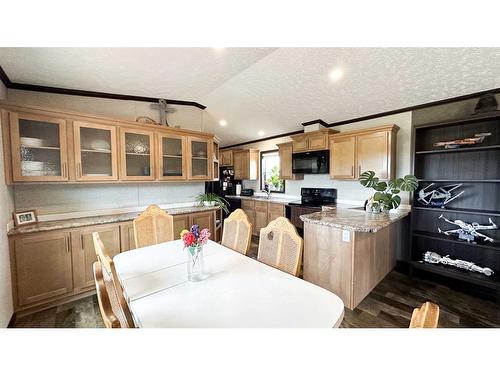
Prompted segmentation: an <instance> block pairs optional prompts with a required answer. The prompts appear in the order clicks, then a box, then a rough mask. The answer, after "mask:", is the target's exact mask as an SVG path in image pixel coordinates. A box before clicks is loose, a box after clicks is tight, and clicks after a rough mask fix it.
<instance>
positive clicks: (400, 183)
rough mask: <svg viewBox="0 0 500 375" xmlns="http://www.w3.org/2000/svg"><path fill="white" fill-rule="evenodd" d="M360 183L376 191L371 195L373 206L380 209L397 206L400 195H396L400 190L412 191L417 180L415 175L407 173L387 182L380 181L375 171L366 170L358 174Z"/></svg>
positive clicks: (416, 184) (399, 202) (399, 201)
mask: <svg viewBox="0 0 500 375" xmlns="http://www.w3.org/2000/svg"><path fill="white" fill-rule="evenodd" d="M359 182H360V183H361V185H363V186H364V187H367V188H372V189H374V190H375V191H376V193H375V194H374V195H373V205H372V206H373V207H375V208H382V209H387V210H390V209H393V208H398V207H399V205H400V204H401V197H400V196H399V195H398V193H400V192H401V191H407V192H412V191H415V190H417V188H418V180H417V178H416V177H415V176H413V175H411V174H409V175H406V176H404V177H403V178H396V179H394V180H391V181H389V182H384V181H380V178H378V177H376V176H375V172H373V171H366V172H363V173H362V174H361V176H359Z"/></svg>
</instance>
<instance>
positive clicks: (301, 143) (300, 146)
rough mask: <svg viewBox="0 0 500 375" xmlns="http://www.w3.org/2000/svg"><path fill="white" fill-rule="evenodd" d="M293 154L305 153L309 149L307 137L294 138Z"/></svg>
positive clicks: (297, 136) (298, 136)
mask: <svg viewBox="0 0 500 375" xmlns="http://www.w3.org/2000/svg"><path fill="white" fill-rule="evenodd" d="M292 145H293V152H305V151H307V150H308V149H309V142H308V138H307V136H305V135H296V136H294V137H292Z"/></svg>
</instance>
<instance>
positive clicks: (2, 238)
mask: <svg viewBox="0 0 500 375" xmlns="http://www.w3.org/2000/svg"><path fill="white" fill-rule="evenodd" d="M6 95H7V89H6V88H5V86H4V85H3V83H2V82H1V81H0V100H4V99H6ZM0 121H1V120H0ZM2 145H3V143H2V132H0V208H1V210H0V327H7V325H8V323H9V321H10V318H11V317H12V313H13V306H12V288H11V278H10V260H9V258H10V257H9V244H8V241H7V224H8V223H9V222H10V221H11V219H12V217H11V214H12V211H13V210H14V203H13V194H12V189H11V188H9V187H7V185H5V176H4V169H3V168H4V167H3V146H2Z"/></svg>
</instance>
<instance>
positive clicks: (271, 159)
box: [260, 150, 285, 193]
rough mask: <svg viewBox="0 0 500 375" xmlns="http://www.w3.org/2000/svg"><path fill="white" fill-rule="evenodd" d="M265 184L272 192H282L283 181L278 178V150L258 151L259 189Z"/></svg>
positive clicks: (263, 187) (283, 188)
mask: <svg viewBox="0 0 500 375" xmlns="http://www.w3.org/2000/svg"><path fill="white" fill-rule="evenodd" d="M266 185H268V186H269V189H270V191H271V192H272V193H284V192H285V181H283V180H281V179H280V155H279V152H278V150H273V151H263V152H261V153H260V189H261V190H265V188H266Z"/></svg>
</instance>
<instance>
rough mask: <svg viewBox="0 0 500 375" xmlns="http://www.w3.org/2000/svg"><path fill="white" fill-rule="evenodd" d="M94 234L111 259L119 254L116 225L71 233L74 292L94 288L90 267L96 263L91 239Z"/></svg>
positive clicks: (118, 235)
mask: <svg viewBox="0 0 500 375" xmlns="http://www.w3.org/2000/svg"><path fill="white" fill-rule="evenodd" d="M94 232H97V233H99V237H100V239H101V241H102V242H103V244H104V248H105V249H106V252H107V253H108V254H109V256H110V257H111V258H113V257H114V256H115V255H117V254H119V253H120V226H119V225H117V224H109V225H96V226H90V227H85V228H83V229H81V230H79V231H77V232H73V233H71V244H72V250H73V274H74V281H75V291H78V290H79V289H87V288H94V271H93V269H92V265H93V264H94V262H96V261H97V257H96V255H95V249H94V241H93V238H92V233H94Z"/></svg>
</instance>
